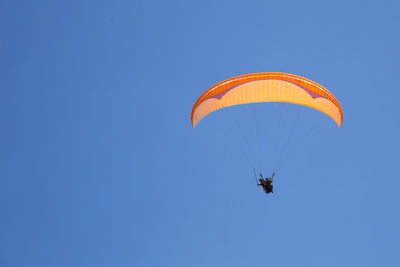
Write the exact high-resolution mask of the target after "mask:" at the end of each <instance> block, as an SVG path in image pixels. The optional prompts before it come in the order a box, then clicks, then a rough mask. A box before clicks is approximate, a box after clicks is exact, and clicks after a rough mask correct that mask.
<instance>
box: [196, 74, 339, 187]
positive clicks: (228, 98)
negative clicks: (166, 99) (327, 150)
mask: <svg viewBox="0 0 400 267" xmlns="http://www.w3.org/2000/svg"><path fill="white" fill-rule="evenodd" d="M261 102H283V103H292V104H297V105H302V106H307V107H310V108H312V109H315V110H318V111H320V112H322V113H325V114H326V115H328V116H329V117H330V118H331V119H333V120H334V121H335V122H336V124H337V125H338V126H339V128H340V127H341V126H342V122H343V111H342V108H341V106H340V104H339V102H338V101H337V100H336V98H335V97H334V96H333V95H332V94H331V93H330V92H329V91H328V90H327V89H325V88H324V87H322V86H321V85H319V84H317V83H315V82H313V81H311V80H308V79H306V78H303V77H300V76H296V75H292V74H286V73H256V74H248V75H243V76H239V77H234V78H231V79H228V80H226V81H223V82H220V83H218V84H216V85H214V86H213V87H211V88H210V89H208V90H207V91H206V92H204V93H203V94H202V95H201V96H200V98H199V99H198V100H197V101H196V103H195V104H194V106H193V109H192V113H191V123H192V127H193V128H195V127H196V125H197V124H198V123H199V122H200V121H201V120H202V119H203V118H204V117H206V116H207V115H209V114H210V113H212V112H214V111H216V110H219V109H222V108H225V107H230V106H235V105H241V104H250V103H261ZM274 175H275V173H273V174H272V176H271V177H269V178H266V179H264V178H263V177H262V174H260V177H261V179H259V182H260V183H258V182H257V185H258V186H262V188H263V189H264V191H265V193H267V194H269V193H273V185H272V182H273V177H274Z"/></svg>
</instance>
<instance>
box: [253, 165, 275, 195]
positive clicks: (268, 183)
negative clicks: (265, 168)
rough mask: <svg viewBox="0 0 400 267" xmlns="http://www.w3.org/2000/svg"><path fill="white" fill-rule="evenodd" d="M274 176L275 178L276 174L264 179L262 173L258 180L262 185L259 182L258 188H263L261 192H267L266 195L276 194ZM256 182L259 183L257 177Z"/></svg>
mask: <svg viewBox="0 0 400 267" xmlns="http://www.w3.org/2000/svg"><path fill="white" fill-rule="evenodd" d="M254 174H255V170H254ZM274 176H275V172H274V173H272V176H271V177H267V178H265V179H264V177H263V176H262V173H260V177H261V178H260V179H258V181H259V182H260V183H258V182H257V185H258V186H262V187H261V190H263V191H264V192H265V194H269V193H273V192H274V186H273V184H272V182H273V181H274ZM256 181H257V176H256Z"/></svg>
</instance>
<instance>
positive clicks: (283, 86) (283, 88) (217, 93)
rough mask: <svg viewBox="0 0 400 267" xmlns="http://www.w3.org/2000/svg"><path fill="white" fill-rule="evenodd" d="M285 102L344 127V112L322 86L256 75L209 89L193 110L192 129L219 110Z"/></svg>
mask: <svg viewBox="0 0 400 267" xmlns="http://www.w3.org/2000/svg"><path fill="white" fill-rule="evenodd" d="M258 102H285V103H293V104H298V105H303V106H307V107H310V108H313V109H316V110H319V111H321V112H323V113H325V114H326V115H328V116H329V117H331V118H332V119H333V120H334V121H335V122H336V123H337V124H338V126H339V127H341V126H342V121H343V112H342V108H341V107H340V104H339V102H338V101H337V100H336V98H335V97H334V96H333V95H332V94H331V93H330V92H329V91H328V90H326V89H325V88H324V87H322V86H321V85H319V84H317V83H315V82H313V81H310V80H308V79H305V78H302V77H299V76H296V75H292V74H285V73H256V74H248V75H244V76H239V77H235V78H231V79H229V80H226V81H223V82H220V83H218V84H216V85H214V86H213V87H211V88H210V89H208V90H207V91H206V92H205V93H204V94H203V95H202V96H201V97H200V98H199V99H198V100H197V102H196V104H195V105H194V106H193V109H192V115H191V120H192V126H193V128H194V127H196V125H197V123H198V122H199V121H200V120H201V119H202V118H204V117H205V116H207V115H208V114H210V113H211V112H213V111H216V110H218V109H221V108H224V107H229V106H234V105H240V104H248V103H258Z"/></svg>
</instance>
